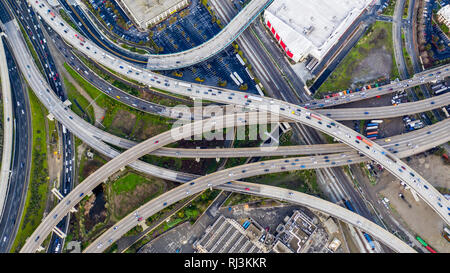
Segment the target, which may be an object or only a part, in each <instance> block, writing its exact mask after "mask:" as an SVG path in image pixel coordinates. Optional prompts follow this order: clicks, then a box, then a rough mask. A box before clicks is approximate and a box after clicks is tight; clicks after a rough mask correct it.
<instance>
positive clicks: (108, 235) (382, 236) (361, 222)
mask: <svg viewBox="0 0 450 273" xmlns="http://www.w3.org/2000/svg"><path fill="white" fill-rule="evenodd" d="M278 161H280V160H278ZM268 164H269V163H268ZM270 164H272V163H270ZM273 164H276V163H273ZM262 168H266V167H261V163H253V164H248V165H246V166H238V167H235V168H231V169H227V170H223V171H219V172H216V173H213V174H210V175H207V176H203V177H200V178H198V179H195V180H194V181H192V182H191V183H186V184H184V185H181V186H179V187H177V188H175V189H172V190H170V191H168V192H166V193H164V194H162V195H160V196H158V197H157V198H155V199H153V200H151V201H149V202H148V203H146V204H144V205H143V206H141V207H139V208H138V209H137V210H135V211H134V212H133V213H130V214H128V215H127V216H125V217H124V218H123V219H122V220H120V221H119V222H118V223H116V224H115V226H116V227H117V228H116V229H114V228H111V229H109V230H108V231H106V232H105V233H103V234H102V235H101V236H100V237H99V238H97V239H96V240H95V241H94V242H93V243H92V244H90V245H89V246H88V247H87V248H86V249H85V250H84V252H103V251H104V250H105V249H106V248H108V247H109V246H111V244H112V242H114V241H116V240H118V239H119V238H121V237H122V236H123V235H124V234H125V233H126V232H128V231H129V230H130V229H132V228H133V227H135V226H136V225H137V224H138V223H139V222H138V220H137V216H135V215H138V216H139V217H143V218H144V219H147V218H148V217H150V216H152V215H154V214H155V213H157V212H158V211H160V210H162V209H164V208H166V207H167V206H170V205H171V204H174V203H176V202H178V201H180V200H182V199H184V198H186V195H192V194H196V193H198V192H201V191H203V190H205V189H207V188H208V187H215V186H218V185H221V184H224V183H226V182H227V181H229V179H230V176H229V174H230V173H231V174H233V179H243V178H246V177H250V176H255V175H258V174H260V173H261V171H263V169H262ZM242 170H246V172H245V173H244V172H242ZM240 185H241V186H240V187H241V188H242V185H243V186H244V187H245V186H248V187H246V188H248V190H245V188H244V192H245V193H252V194H255V195H260V196H266V197H270V198H275V199H280V200H283V201H287V202H291V203H296V204H300V205H303V206H307V207H309V208H313V209H317V210H320V211H322V212H325V213H326V214H329V215H332V216H334V217H336V218H339V219H341V220H342V221H344V222H347V223H349V224H351V225H354V226H356V227H358V228H359V229H362V230H363V231H365V232H367V233H369V234H371V235H373V236H374V237H375V238H376V239H378V240H379V241H380V242H382V243H383V244H385V245H386V246H389V247H390V248H391V249H393V250H394V251H396V252H400V253H410V252H415V251H414V250H413V249H412V248H411V247H410V246H408V245H407V244H406V243H405V242H403V241H402V240H400V239H399V238H397V237H395V236H394V235H393V234H391V233H389V232H388V231H386V230H385V229H383V228H382V227H380V226H378V225H377V224H375V223H373V222H371V221H369V220H367V219H366V218H364V217H362V216H360V215H358V214H356V213H353V212H351V211H350V210H347V209H346V208H343V207H341V206H338V205H336V204H333V203H331V202H328V201H326V200H323V199H320V198H317V197H314V196H310V195H307V194H304V193H300V192H295V191H290V190H287V189H282V188H278V187H272V186H265V185H259V184H258V185H255V184H250V183H240Z"/></svg>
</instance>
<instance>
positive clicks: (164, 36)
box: [151, 0, 257, 94]
mask: <svg viewBox="0 0 450 273" xmlns="http://www.w3.org/2000/svg"><path fill="white" fill-rule="evenodd" d="M184 13H185V14H186V13H187V15H185V16H183V17H181V16H180V12H179V13H176V14H174V15H172V16H171V17H170V18H168V19H167V20H165V21H163V22H161V24H159V25H158V26H155V27H154V28H152V29H151V31H152V32H153V33H154V35H153V40H154V41H155V43H156V44H157V45H158V46H160V47H162V49H163V50H162V51H161V52H160V54H169V53H175V52H180V51H184V50H188V49H191V48H193V47H196V46H198V45H200V44H202V43H204V42H205V41H208V40H210V39H211V38H213V37H214V36H215V35H216V34H217V33H219V32H220V30H221V29H220V27H219V26H218V25H217V24H216V23H213V22H212V19H213V18H212V16H211V15H210V14H209V12H208V10H207V9H206V8H205V7H204V6H203V5H202V4H201V3H200V2H199V0H192V3H191V4H190V5H189V7H187V8H186V9H185V10H184ZM174 17H176V18H177V19H176V20H175V21H174V20H173V19H171V18H174ZM170 22H173V23H170ZM163 26H165V27H163ZM173 72H176V73H180V74H181V73H182V75H183V76H182V77H178V76H174V75H173ZM233 72H236V73H237V74H238V75H239V76H240V77H241V79H242V81H243V84H247V86H248V89H247V92H249V93H254V94H257V90H256V87H255V82H254V81H253V80H252V79H251V78H250V76H249V75H248V74H247V72H246V71H245V66H243V65H241V63H240V62H239V60H238V59H237V58H236V53H234V48H233V46H231V45H230V46H228V47H227V48H226V49H224V50H223V51H221V52H220V53H219V54H217V55H215V56H213V57H211V58H209V59H208V60H207V61H204V62H202V63H199V64H196V65H194V66H192V67H188V68H183V69H179V70H176V71H161V73H162V74H164V75H167V76H171V77H175V78H180V79H183V80H185V81H190V82H199V81H196V79H199V80H201V81H200V82H201V83H203V84H207V85H212V86H217V85H218V82H219V81H226V82H227V84H226V86H223V87H226V88H229V89H234V90H239V86H238V85H236V84H235V83H234V81H233V79H232V78H231V77H230V74H231V73H233ZM180 74H179V75H180Z"/></svg>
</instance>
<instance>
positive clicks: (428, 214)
mask: <svg viewBox="0 0 450 273" xmlns="http://www.w3.org/2000/svg"><path fill="white" fill-rule="evenodd" d="M408 164H409V165H410V166H411V167H412V168H413V169H415V170H416V171H418V172H419V173H420V174H421V175H422V176H423V177H424V178H425V179H427V181H429V182H430V183H431V184H432V185H433V186H435V187H443V188H447V189H449V188H450V167H449V166H448V165H445V164H444V163H443V161H442V159H441V158H440V157H439V156H436V155H428V156H427V157H425V155H424V154H421V155H418V156H415V157H412V158H411V160H410V161H409V162H408ZM375 188H377V190H378V192H379V194H380V195H382V196H385V197H387V198H388V199H389V201H390V206H391V210H390V213H391V214H393V215H394V216H395V217H396V218H397V219H400V220H401V221H402V222H403V223H404V224H405V226H406V227H408V228H409V229H410V230H411V231H412V232H413V233H415V234H416V235H418V236H420V237H422V238H423V239H424V240H425V241H426V242H427V243H428V244H430V245H431V247H433V248H434V249H435V250H436V251H438V252H445V253H450V244H449V243H448V242H447V241H446V240H445V238H443V237H442V235H441V233H442V229H443V227H444V224H445V223H444V221H443V220H441V218H440V217H439V216H438V215H437V214H436V213H435V212H434V210H433V209H431V208H430V207H429V206H428V205H427V204H426V203H425V202H424V201H422V200H420V201H419V202H417V201H415V199H414V197H413V196H412V194H411V192H410V191H409V190H405V189H404V187H403V186H401V185H400V182H399V181H398V180H397V179H395V178H394V177H393V176H392V175H391V174H389V173H388V172H383V174H382V175H381V179H380V182H379V183H378V184H377V185H376V186H375ZM399 193H402V194H403V195H404V196H405V200H403V199H401V198H400V197H399V195H398V194H399ZM409 206H411V207H409Z"/></svg>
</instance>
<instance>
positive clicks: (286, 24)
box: [264, 0, 376, 62]
mask: <svg viewBox="0 0 450 273" xmlns="http://www.w3.org/2000/svg"><path fill="white" fill-rule="evenodd" d="M375 1H376V0H302V1H298V0H274V2H273V3H272V4H271V5H270V6H269V7H268V8H267V9H266V10H265V11H264V20H265V24H266V26H267V27H268V28H269V30H270V31H271V32H272V34H273V36H274V37H275V39H276V40H277V41H278V43H279V45H280V46H281V47H282V48H283V50H284V51H285V52H286V54H287V56H288V57H289V58H291V59H292V60H293V61H295V62H298V61H302V60H305V59H306V58H308V57H309V56H311V57H313V58H315V59H317V60H318V61H320V60H321V59H322V58H323V57H324V56H325V55H326V54H327V52H328V51H329V50H330V49H331V48H332V47H333V45H334V44H336V42H337V41H338V40H339V39H340V38H341V36H342V35H343V34H344V33H345V32H346V30H347V29H348V28H349V27H350V26H351V25H352V24H353V22H354V21H355V20H356V19H357V18H358V17H359V16H361V14H362V13H363V11H364V10H365V9H366V8H368V7H369V6H370V5H372V4H373V3H374V2H375Z"/></svg>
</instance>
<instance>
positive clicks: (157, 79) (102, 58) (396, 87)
mask: <svg viewBox="0 0 450 273" xmlns="http://www.w3.org/2000/svg"><path fill="white" fill-rule="evenodd" d="M28 2H29V4H30V5H31V6H33V7H34V9H35V10H36V12H37V13H38V14H39V15H40V16H41V17H42V19H44V20H45V21H46V22H47V24H48V25H49V26H50V27H52V28H53V30H54V31H55V32H57V33H58V34H59V35H60V36H61V37H63V38H64V40H66V41H67V42H68V43H69V44H71V45H72V46H73V47H74V48H76V49H77V50H79V51H80V52H82V53H83V54H85V55H86V56H88V58H91V59H94V60H95V61H96V62H98V63H99V64H102V65H103V66H105V67H108V68H109V69H111V70H113V71H115V72H117V73H120V74H122V75H125V76H126V77H128V78H131V79H133V80H136V81H138V82H140V83H143V84H146V85H148V86H154V87H157V88H161V89H165V90H167V91H170V92H173V93H176V94H182V95H185V96H189V97H196V98H202V97H203V98H204V99H208V100H211V101H215V100H214V99H210V98H208V97H207V96H204V95H203V93H204V92H205V91H207V90H209V89H214V90H220V91H223V92H228V93H233V91H232V90H227V89H221V88H216V87H210V86H205V85H201V84H196V83H188V84H189V85H191V87H187V86H184V85H183V86H180V85H179V83H180V81H177V80H174V79H172V78H170V77H167V76H162V75H160V74H156V73H153V72H151V71H150V70H147V69H143V68H142V67H140V66H136V65H134V64H132V63H130V62H127V61H124V60H123V59H121V58H117V57H114V56H111V53H110V52H108V51H105V50H104V49H103V48H100V47H98V46H97V45H95V44H92V42H89V41H86V42H82V43H80V40H79V38H78V37H79V33H77V32H76V31H75V30H73V29H72V28H71V27H70V26H67V25H65V22H64V21H63V20H62V19H61V18H60V17H59V15H57V14H55V16H52V15H51V14H50V13H48V12H47V10H48V5H47V4H46V3H45V2H43V1H39V0H38V1H37V2H36V1H28ZM252 2H253V1H252ZM39 5H41V8H40V7H39ZM241 13H242V12H241ZM235 19H236V18H235ZM230 24H231V22H230ZM230 24H229V25H230ZM161 56H164V55H161ZM449 75H450V64H449V65H445V66H442V67H439V68H436V69H431V70H429V71H424V72H421V73H418V74H416V75H414V77H413V78H411V79H408V80H404V81H400V82H393V83H391V84H388V85H384V86H381V87H378V88H372V89H370V90H365V91H362V92H354V93H351V94H348V95H345V96H339V97H334V98H330V99H322V100H317V101H314V102H306V103H304V104H301V106H304V107H307V108H310V109H316V108H321V107H330V106H335V105H340V104H344V103H348V102H354V101H358V100H361V99H367V98H372V97H375V96H379V95H385V94H389V93H393V92H396V91H400V90H404V89H406V88H410V87H414V86H418V85H421V84H424V83H426V82H435V81H437V80H440V79H443V78H444V77H447V76H449ZM166 84H167V85H166ZM187 89H195V92H197V91H199V93H196V94H193V93H189V92H187ZM226 104H228V103H226Z"/></svg>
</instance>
